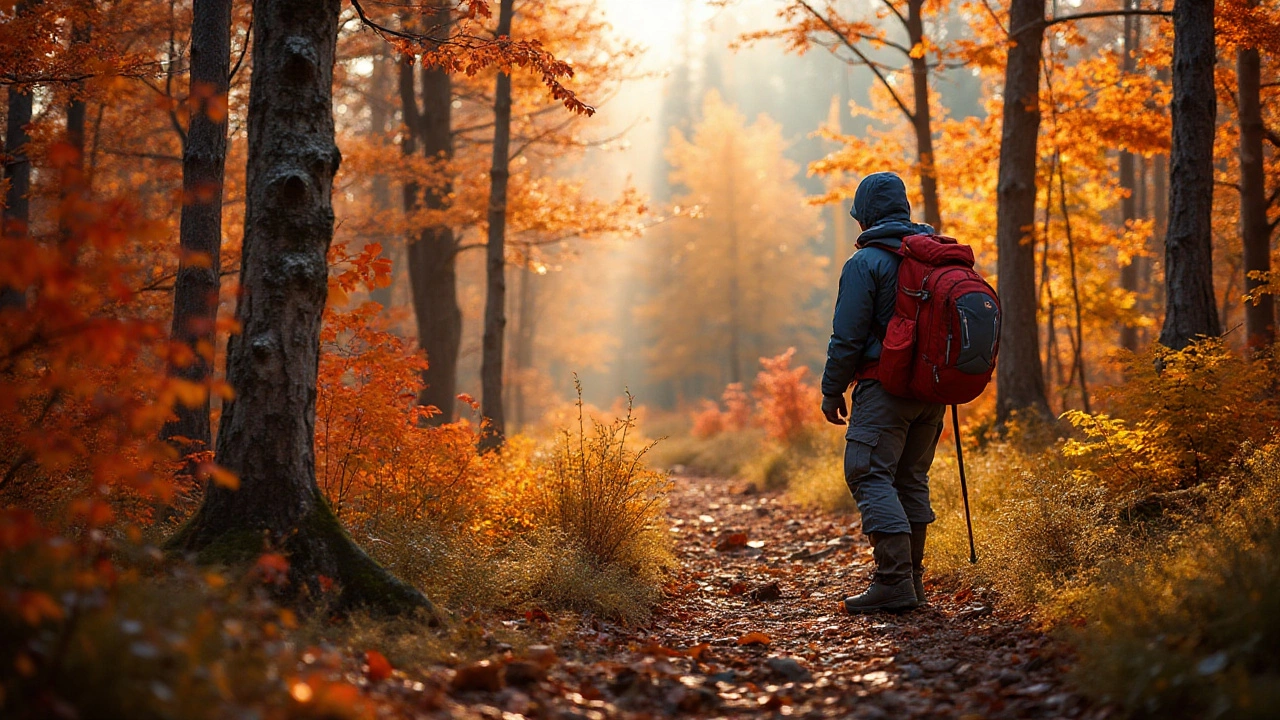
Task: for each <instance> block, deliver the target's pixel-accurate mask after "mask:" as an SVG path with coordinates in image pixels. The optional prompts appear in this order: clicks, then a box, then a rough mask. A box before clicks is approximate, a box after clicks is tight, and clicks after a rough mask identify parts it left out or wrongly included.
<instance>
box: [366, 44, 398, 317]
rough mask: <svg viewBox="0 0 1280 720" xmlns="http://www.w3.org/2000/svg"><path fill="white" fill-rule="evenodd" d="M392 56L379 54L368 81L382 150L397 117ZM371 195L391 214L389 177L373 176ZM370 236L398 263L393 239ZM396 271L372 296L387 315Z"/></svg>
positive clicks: (373, 134) (373, 135)
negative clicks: (394, 118)
mask: <svg viewBox="0 0 1280 720" xmlns="http://www.w3.org/2000/svg"><path fill="white" fill-rule="evenodd" d="M390 53H391V50H390V47H389V46H384V47H383V48H382V52H379V53H378V54H377V56H376V58H375V60H374V62H373V76H372V77H371V78H369V92H370V95H372V98H371V99H370V100H369V137H370V139H371V140H373V142H374V143H376V144H377V145H378V146H379V147H385V146H386V143H385V141H386V138H387V125H388V124H389V123H390V122H391V119H392V117H393V115H394V113H395V108H394V106H393V104H392V103H391V102H389V101H388V96H389V95H390V93H391V83H392V82H393V73H394V72H395V70H396V65H395V60H394V59H393V58H392V56H391V54H390ZM369 195H370V199H371V200H373V207H374V210H375V211H377V213H378V214H379V215H380V216H381V215H386V214H389V213H390V212H391V181H390V179H389V178H388V177H387V175H386V173H382V172H378V173H375V174H374V176H373V178H372V179H371V180H370V187H369ZM371 236H372V237H371V239H372V240H374V241H376V242H378V243H381V244H382V255H381V256H382V257H384V258H387V259H389V260H392V261H393V262H396V263H398V262H399V258H398V257H396V256H397V253H396V252H395V251H394V250H393V248H392V244H393V243H395V240H396V239H395V238H394V237H392V236H390V235H388V234H385V233H381V232H374V233H371ZM397 269H398V268H396V267H395V265H393V266H392V275H391V277H392V281H393V282H391V283H387V286H386V287H380V288H375V289H374V290H373V291H372V292H370V293H369V299H370V300H372V301H374V302H376V303H378V304H379V305H381V306H382V308H383V310H384V311H385V310H388V309H390V308H391V289H392V286H393V283H394V279H395V271H396V270H397Z"/></svg>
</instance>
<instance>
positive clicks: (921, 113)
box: [907, 0, 942, 232]
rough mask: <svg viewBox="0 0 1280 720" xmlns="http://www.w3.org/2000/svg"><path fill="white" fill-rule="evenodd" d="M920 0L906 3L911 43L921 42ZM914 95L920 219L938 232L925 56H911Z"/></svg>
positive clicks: (939, 230) (915, 44)
mask: <svg viewBox="0 0 1280 720" xmlns="http://www.w3.org/2000/svg"><path fill="white" fill-rule="evenodd" d="M923 8H924V0H910V2H908V3H907V36H908V39H909V40H910V42H911V47H913V48H914V47H917V46H921V45H922V44H923V42H924V18H923V15H922V9H923ZM911 82H912V93H913V95H914V107H913V111H914V112H913V117H912V118H911V125H912V129H913V130H914V131H915V134H916V159H917V162H919V163H920V194H921V196H922V197H923V199H924V221H925V222H926V223H928V224H930V225H932V226H933V228H934V229H935V230H937V231H938V232H942V209H941V208H940V207H939V202H938V170H937V164H936V163H935V162H934V159H933V121H932V119H931V117H930V113H929V63H928V59H927V58H926V56H924V55H921V56H920V57H913V58H911Z"/></svg>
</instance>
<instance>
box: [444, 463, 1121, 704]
mask: <svg viewBox="0 0 1280 720" xmlns="http://www.w3.org/2000/svg"><path fill="white" fill-rule="evenodd" d="M737 487H738V486H737V484H735V483H731V482H729V481H726V480H719V479H703V478H683V477H682V478H676V479H675V487H674V489H673V492H672V495H671V508H670V513H669V514H670V518H671V524H672V534H673V536H674V538H675V539H676V552H677V557H678V559H679V561H680V563H681V569H680V570H679V572H678V573H677V577H676V579H675V580H674V581H673V582H672V585H671V587H670V588H669V592H670V595H671V596H670V597H669V599H668V600H667V601H666V602H664V603H663V605H662V606H661V607H660V608H659V609H658V611H657V613H656V614H655V617H654V619H653V621H652V622H651V623H650V624H649V625H647V626H645V627H643V628H630V629H628V628H622V627H618V626H615V625H612V624H609V623H603V622H599V621H595V622H592V623H590V625H589V626H584V627H580V628H578V629H577V630H576V631H575V632H573V633H571V635H572V637H570V638H567V639H566V640H565V642H563V643H562V644H561V646H560V648H558V652H559V656H560V659H559V661H558V662H557V664H556V665H555V667H554V668H552V670H551V672H550V673H549V674H548V675H547V676H546V677H545V678H544V679H542V680H541V681H540V682H538V683H536V684H531V685H528V686H525V687H523V688H522V689H520V690H516V689H513V688H511V687H508V688H506V689H505V690H503V691H502V692H501V693H499V694H498V695H496V696H495V695H491V694H490V695H488V696H487V697H486V698H484V699H481V698H480V697H475V696H472V697H470V698H467V697H465V696H466V695H468V693H463V694H462V696H459V695H457V694H455V698H454V702H453V703H450V705H452V709H453V710H454V711H455V712H456V711H458V710H462V713H461V714H470V713H474V712H475V711H476V710H478V709H481V708H480V707H477V705H476V704H475V703H477V702H480V703H486V702H487V703H492V704H491V705H488V707H489V708H492V709H493V710H495V711H496V710H498V709H501V710H504V711H507V712H516V713H519V714H528V715H534V716H543V717H563V718H590V719H591V720H597V719H600V718H606V717H669V716H673V715H681V716H698V717H747V716H776V715H787V716H803V717H840V718H865V719H870V720H875V719H878V718H1059V717H1068V718H1075V717H1099V716H1104V715H1106V712H1105V710H1099V709H1094V708H1090V707H1089V705H1088V704H1087V703H1086V702H1085V701H1084V700H1083V698H1081V697H1080V696H1078V695H1076V694H1074V693H1073V692H1072V691H1071V690H1069V689H1068V688H1067V687H1066V685H1065V683H1064V680H1063V675H1064V672H1065V670H1066V669H1067V664H1068V658H1066V657H1065V656H1064V655H1063V654H1062V652H1061V651H1060V650H1059V649H1057V647H1056V646H1055V644H1054V643H1053V642H1051V641H1050V640H1049V639H1048V638H1046V637H1045V636H1044V635H1042V634H1040V633H1038V632H1037V631H1036V630H1035V629H1033V628H1032V627H1031V626H1030V625H1029V624H1028V623H1027V622H1026V621H1024V620H1020V619H1017V618H1011V617H1007V616H1004V615H1002V614H1001V613H1000V612H997V611H994V610H993V608H992V606H991V604H989V602H988V600H987V599H986V598H984V597H982V596H981V595H975V594H973V593H970V592H967V591H962V592H959V593H956V592H948V591H947V589H946V588H942V587H939V586H937V585H935V584H933V583H926V587H927V588H928V589H929V590H930V596H931V602H930V604H929V605H928V606H926V607H924V608H921V609H918V610H915V611H912V612H910V613H905V614H901V615H877V616H863V617H850V616H848V615H845V614H843V613H842V612H840V609H839V601H840V600H841V599H842V598H843V597H844V596H845V595H847V594H851V593H852V592H857V591H860V590H861V588H862V587H863V586H864V583H865V582H866V580H867V578H868V577H869V575H870V572H871V569H872V560H871V550H870V547H869V545H868V544H867V543H866V541H865V540H864V539H863V538H862V536H861V535H860V534H858V533H856V530H857V528H856V525H855V526H854V527H852V528H851V527H849V526H848V525H847V524H844V519H842V518H837V517H835V516H832V515H827V514H823V513H818V512H814V511H809V510H805V509H802V508H799V507H797V506H795V505H792V504H790V503H789V502H788V501H787V500H786V499H785V498H784V497H781V496H780V495H779V494H777V493H763V494H743V493H741V492H740V491H736V488H737ZM454 703H456V704H454ZM480 715H481V716H486V715H485V712H484V711H482V712H480ZM498 716H501V717H510V715H502V714H500V713H499V715H498Z"/></svg>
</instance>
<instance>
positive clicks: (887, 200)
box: [849, 172, 933, 248]
mask: <svg viewBox="0 0 1280 720" xmlns="http://www.w3.org/2000/svg"><path fill="white" fill-rule="evenodd" d="M849 215H850V216H851V217H853V219H855V220H857V221H858V222H860V223H862V224H863V225H864V226H865V227H866V228H867V229H866V230H864V231H863V232H862V234H861V235H859V236H858V242H857V244H858V247H865V246H867V245H868V244H871V243H874V244H877V245H884V246H887V247H889V248H897V247H898V246H899V245H901V244H902V238H904V237H906V236H908V235H929V234H932V233H933V228H932V227H930V226H929V225H925V224H923V223H914V222H911V203H910V202H909V201H908V200H907V186H906V185H905V184H903V182H902V178H900V177H898V176H897V174H895V173H891V172H878V173H872V174H871V175H868V176H866V177H865V178H863V179H862V182H860V183H858V191H857V192H856V193H854V196H853V207H852V208H851V209H850V210H849Z"/></svg>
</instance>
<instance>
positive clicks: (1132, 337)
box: [1120, 0, 1142, 352]
mask: <svg viewBox="0 0 1280 720" xmlns="http://www.w3.org/2000/svg"><path fill="white" fill-rule="evenodd" d="M1135 1H1136V0H1125V5H1126V6H1128V7H1133V5H1134V4H1135ZM1141 23H1142V19H1141V18H1139V17H1135V16H1133V15H1126V16H1125V17H1124V56H1123V59H1122V60H1121V66H1122V69H1123V70H1124V73H1125V75H1129V74H1131V73H1133V72H1134V69H1135V67H1136V65H1137V52H1138V43H1139V39H1140V37H1141V33H1142V24H1141ZM1137 162H1138V156H1137V155H1136V154H1134V153H1132V152H1129V151H1128V150H1121V151H1120V187H1121V188H1123V189H1124V190H1125V192H1126V194H1125V196H1124V199H1123V200H1121V201H1120V214H1121V216H1122V217H1123V219H1124V223H1125V225H1128V224H1129V223H1132V222H1133V221H1134V220H1137V219H1138V218H1139V215H1138V178H1137ZM1138 262H1139V261H1138V258H1137V257H1130V258H1128V259H1127V260H1126V261H1125V262H1124V263H1122V264H1121V266H1120V287H1121V288H1122V289H1124V290H1127V291H1128V292H1131V293H1137V292H1138V280H1139V276H1138ZM1120 347H1122V348H1124V349H1126V350H1128V351H1130V352H1135V351H1137V349H1138V326H1137V325H1134V324H1133V323H1125V324H1124V325H1123V326H1122V327H1121V328H1120Z"/></svg>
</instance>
